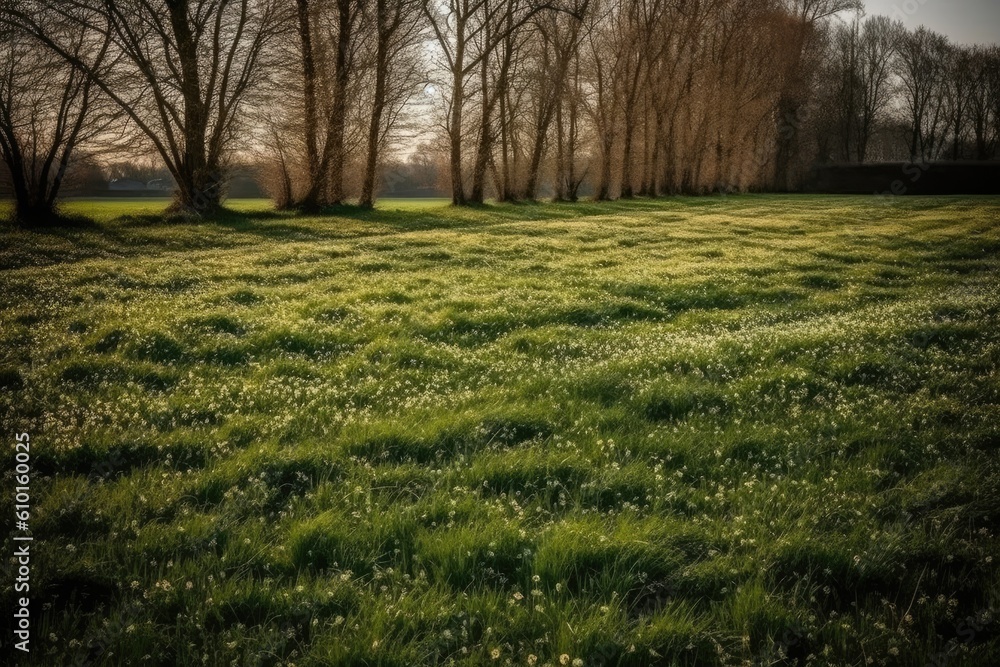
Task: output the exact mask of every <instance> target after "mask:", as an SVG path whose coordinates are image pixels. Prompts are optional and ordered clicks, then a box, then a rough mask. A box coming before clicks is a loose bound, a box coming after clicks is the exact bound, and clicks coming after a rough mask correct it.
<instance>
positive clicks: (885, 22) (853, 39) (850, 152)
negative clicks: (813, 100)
mask: <svg viewBox="0 0 1000 667" xmlns="http://www.w3.org/2000/svg"><path fill="white" fill-rule="evenodd" d="M828 53H829V58H828V60H827V62H826V64H825V66H824V69H823V75H824V79H825V85H824V86H823V87H821V89H820V91H819V95H818V101H819V102H820V106H821V108H823V109H825V110H827V113H826V115H825V116H824V117H823V118H822V119H821V123H820V126H821V130H822V131H821V135H820V136H821V138H822V144H821V153H822V154H825V155H829V156H831V157H833V158H834V159H836V160H838V161H848V162H866V161H869V160H872V159H874V160H892V159H900V158H902V159H909V160H913V161H924V162H926V161H932V160H941V159H951V160H960V159H972V160H989V159H995V158H996V156H997V149H998V141H1000V124H998V120H1000V49H998V48H997V47H996V46H992V47H980V46H975V47H963V46H956V45H954V44H951V43H949V42H948V40H947V39H946V38H944V37H943V36H941V35H937V34H935V33H933V32H931V31H929V30H927V29H925V28H918V29H917V30H915V31H912V32H907V31H906V30H905V29H904V28H903V26H902V25H901V24H900V23H894V22H892V21H890V20H889V19H887V18H885V17H881V16H876V17H872V18H868V19H866V20H862V19H860V18H858V19H855V20H853V21H850V22H847V23H843V24H841V25H839V26H838V27H837V28H836V29H835V30H834V31H833V32H832V34H831V39H830V47H829V51H828ZM880 136H881V137H883V138H884V140H883V141H881V142H878V141H876V140H877V139H879V137H880Z"/></svg>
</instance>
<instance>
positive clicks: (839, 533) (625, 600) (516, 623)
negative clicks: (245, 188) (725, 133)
mask: <svg viewBox="0 0 1000 667" xmlns="http://www.w3.org/2000/svg"><path fill="white" fill-rule="evenodd" d="M136 205H137V204H136V203H135V202H131V203H130V202H120V201H116V202H110V203H109V202H75V203H72V204H71V205H70V206H69V207H68V208H69V210H70V212H75V213H79V214H83V215H88V216H90V217H93V218H95V219H96V220H97V222H96V223H95V224H93V225H92V226H81V227H75V228H69V229H60V230H47V231H42V232H26V231H15V230H12V229H4V230H3V231H2V236H0V264H2V266H3V271H2V273H0V276H2V285H3V289H2V293H0V321H2V330H0V336H2V342H0V388H2V389H0V401H2V403H0V419H2V421H0V426H2V429H0V430H2V432H3V433H5V434H10V433H13V432H20V431H25V432H28V433H30V435H31V443H32V449H31V457H32V458H31V465H32V475H33V478H32V485H31V493H32V518H31V528H32V532H33V534H34V535H35V541H34V542H33V543H32V550H33V556H32V581H31V590H32V596H33V597H32V600H33V604H36V605H37V607H36V614H35V616H34V617H33V624H34V625H33V631H32V632H33V634H32V636H33V656H34V658H35V660H36V661H37V664H46V665H71V664H107V665H118V664H140V663H142V664H154V665H201V664H205V665H297V666H298V667H303V666H316V665H372V666H374V665H378V666H385V667H390V666H392V667H397V666H398V667H410V666H420V665H446V664H461V665H537V666H538V667H541V666H542V665H549V666H553V667H554V666H555V665H574V666H576V667H579V665H581V664H582V665H586V666H610V665H684V666H695V665H697V666H701V665H752V666H754V667H757V666H761V667H764V666H768V665H807V664H808V665H845V666H846V665H851V666H854V665H868V664H872V665H917V666H920V667H923V666H924V665H934V667H943V665H948V666H949V667H957V666H959V665H966V666H979V665H993V664H1000V632H998V629H1000V622H998V620H997V617H996V612H997V608H998V607H997V605H998V603H1000V577H998V572H1000V571H998V562H997V558H998V557H1000V550H998V545H1000V543H998V538H997V535H996V531H997V528H998V524H1000V451H998V448H1000V375H998V368H1000V225H998V222H1000V199H997V198H979V199H976V198H941V199H929V198H926V199H925V198H905V199H898V200H895V201H894V202H893V203H892V204H891V205H886V204H885V203H882V202H878V201H875V200H874V199H873V198H864V197H858V198H837V197H776V196H742V197H728V198H692V199H687V198H681V199H670V200H664V201H660V202H653V201H644V200H636V201H632V202H619V203H611V204H593V203H580V204H574V205H555V204H546V205H522V206H516V205H510V206H508V205H504V206H492V207H487V208H485V209H476V210H455V209H451V208H448V207H446V206H444V205H443V204H442V203H441V202H433V201H432V202H418V203H406V202H386V203H385V204H384V205H383V208H382V209H381V210H378V211H375V212H371V213H356V212H351V211H345V212H344V214H343V215H340V216H329V217H324V218H312V219H310V218H301V217H290V216H285V215H280V214H276V213H273V212H271V211H269V210H267V208H266V206H264V205H263V204H261V203H259V202H236V203H234V204H233V208H234V209H235V212H233V213H232V214H230V215H228V216H225V217H223V218H221V219H220V220H219V221H217V222H213V223H210V224H203V225H191V224H184V223H180V222H172V223H164V222H162V221H160V220H159V218H158V217H157V214H158V210H159V209H157V208H156V207H157V206H159V204H156V203H150V202H141V203H140V204H138V205H139V206H140V208H135V206H136ZM143 206H144V207H146V208H145V209H143V208H141V207H143ZM121 216H124V217H121ZM4 437H5V438H7V439H8V441H9V436H6V435H5V436H4ZM4 446H5V451H8V452H10V451H12V450H11V449H6V448H7V447H8V445H6V444H5V445H4ZM12 456H13V455H12V454H9V455H8V456H7V460H5V461H4V462H3V464H2V469H3V470H4V471H5V477H4V486H3V488H4V491H3V492H2V497H0V511H2V512H3V513H4V516H10V515H11V514H12V513H13V507H12V506H13V493H12V492H11V490H12V489H13V487H14V483H13V481H12V473H11V472H10V471H11V469H12V467H13V458H12ZM13 546H14V543H13V542H12V541H11V540H10V539H9V538H8V539H6V540H5V543H4V559H5V561H4V562H5V563H6V562H7V558H8V556H9V554H10V553H11V552H12V550H13ZM8 569H10V568H9V566H8ZM11 571H12V570H11ZM10 582H11V578H9V577H5V578H4V581H3V584H2V586H3V588H2V597H0V604H2V605H3V608H4V609H11V608H13V606H14V602H13V600H14V598H15V597H16V596H15V593H14V592H13V589H12V586H11V583H10ZM7 636H9V635H5V637H4V641H5V642H6V641H7ZM7 655H8V656H10V655H12V652H7Z"/></svg>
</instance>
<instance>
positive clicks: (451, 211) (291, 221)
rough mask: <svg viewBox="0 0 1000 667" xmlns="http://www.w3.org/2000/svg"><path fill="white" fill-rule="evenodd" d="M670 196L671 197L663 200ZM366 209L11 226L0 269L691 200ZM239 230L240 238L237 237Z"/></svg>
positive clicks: (637, 209)
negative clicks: (26, 243)
mask: <svg viewBox="0 0 1000 667" xmlns="http://www.w3.org/2000/svg"><path fill="white" fill-rule="evenodd" d="M668 202H669V203H668ZM384 206H385V207H384V208H379V207H376V208H374V209H372V208H365V207H361V206H356V205H342V206H336V207H330V208H327V209H324V210H323V211H320V212H318V213H303V212H299V211H279V210H274V209H268V210H252V211H240V210H235V209H229V208H226V209H223V210H222V211H220V212H219V213H217V214H215V215H213V216H211V217H207V218H204V219H200V220H197V219H192V218H190V217H187V216H184V215H172V214H169V213H144V214H132V215H123V216H119V217H116V218H113V219H111V220H109V221H107V222H99V221H95V220H92V219H90V218H87V217H85V216H80V215H77V216H73V217H67V218H63V219H62V220H61V221H60V222H58V223H56V224H50V225H45V226H39V227H32V228H22V227H16V226H14V227H11V231H12V232H13V233H12V234H10V235H7V238H6V239H4V240H5V241H6V243H0V268H16V267H20V266H26V265H39V264H59V263H65V262H74V261H80V260H83V259H89V258H94V257H128V256H136V255H150V254H156V253H158V252H176V251H183V250H206V249H213V248H220V249H225V248H234V247H238V246H241V245H246V244H248V243H253V242H254V241H252V240H248V239H247V238H246V236H250V237H256V238H257V239H264V240H268V241H271V242H277V243H300V242H303V241H320V240H326V241H333V240H349V239H356V238H362V237H377V236H386V235H391V234H398V233H406V232H424V231H435V230H440V231H449V230H470V229H475V230H488V229H490V228H500V227H503V226H505V225H509V224H516V223H520V222H539V221H545V220H566V219H578V218H584V217H594V216H607V215H616V214H622V213H645V212H652V211H662V210H664V209H666V208H668V207H670V206H676V207H678V208H688V207H689V206H690V204H689V202H686V201H683V200H670V199H633V200H629V201H617V202H594V201H579V202H572V203H570V202H542V201H535V202H517V203H493V202H490V203H485V204H481V205H476V206H463V207H455V206H451V205H446V204H442V205H441V206H428V207H426V208H425V207H414V208H406V207H400V208H394V207H392V204H391V203H389V204H384ZM22 234H29V235H44V236H47V237H49V238H50V239H52V240H53V241H55V243H53V244H49V245H50V246H51V247H48V248H46V249H39V250H37V251H36V252H34V253H23V252H20V251H18V246H20V245H22V244H20V243H18V240H17V237H18V236H20V235H22ZM240 237H242V238H240Z"/></svg>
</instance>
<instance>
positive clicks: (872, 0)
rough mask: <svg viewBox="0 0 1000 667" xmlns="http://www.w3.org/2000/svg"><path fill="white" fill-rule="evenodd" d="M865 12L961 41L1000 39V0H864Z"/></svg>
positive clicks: (977, 42) (965, 42) (968, 42)
mask: <svg viewBox="0 0 1000 667" xmlns="http://www.w3.org/2000/svg"><path fill="white" fill-rule="evenodd" d="M865 6H866V7H867V10H866V11H867V13H868V14H885V15H887V16H891V17H892V18H896V19H900V20H901V21H903V23H905V24H906V26H907V27H910V28H916V27H917V26H919V25H925V26H927V27H928V28H930V29H931V30H935V31H937V32H940V33H943V34H945V35H947V36H948V37H950V38H951V39H952V41H954V42H958V43H960V44H993V43H996V42H1000V0H865Z"/></svg>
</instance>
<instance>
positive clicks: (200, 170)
mask: <svg viewBox="0 0 1000 667" xmlns="http://www.w3.org/2000/svg"><path fill="white" fill-rule="evenodd" d="M0 7H2V9H0V154H2V157H3V162H4V164H5V165H6V172H7V173H6V174H5V177H4V178H5V180H6V181H7V188H8V189H9V190H10V194H11V195H12V197H13V198H14V200H15V203H16V206H15V215H16V217H17V218H18V219H19V220H20V221H21V222H22V223H26V224H38V223H42V222H46V221H49V220H52V219H54V217H55V211H56V206H57V202H58V197H59V194H60V191H61V189H63V190H65V186H66V185H67V183H69V182H71V181H72V179H73V178H74V174H79V173H83V172H86V171H87V169H88V168H89V169H90V170H91V171H92V170H93V169H94V168H95V165H96V168H100V169H108V168H109V167H108V165H114V164H120V163H121V162H122V161H134V162H143V161H146V162H148V161H150V160H152V161H153V162H155V163H157V164H158V165H159V164H162V166H163V167H165V169H166V170H167V171H168V172H169V176H170V178H171V179H172V180H173V182H174V183H175V185H176V193H175V204H174V207H175V208H176V209H177V210H178V211H179V212H183V213H185V214H189V215H196V216H201V215H208V214H211V213H212V212H213V211H214V210H216V209H218V208H219V207H220V206H221V202H222V201H223V199H224V197H225V194H226V184H227V175H228V174H229V173H231V171H232V169H233V168H234V167H235V166H237V165H239V166H242V167H244V168H245V167H246V166H247V165H251V166H253V168H255V169H256V170H257V171H258V173H259V176H260V178H261V180H262V182H264V183H265V184H266V187H267V189H268V191H269V193H270V194H271V196H272V197H273V198H274V200H275V202H276V204H277V205H278V207H280V208H288V209H301V210H307V211H315V210H321V209H324V208H326V207H330V206H335V205H340V204H344V203H348V202H350V203H357V204H359V205H360V206H363V207H370V206H372V205H373V204H374V201H375V198H376V196H377V193H378V192H379V189H380V181H381V178H382V175H383V173H384V167H385V165H386V164H388V163H391V162H397V163H398V162H400V161H403V162H409V163H410V166H411V168H418V167H421V166H422V168H423V169H424V171H425V172H426V171H428V170H431V171H434V172H436V173H438V174H439V175H440V177H441V179H442V180H443V182H444V184H445V185H446V186H447V188H449V189H450V191H451V193H452V199H453V201H454V203H455V204H460V205H461V204H478V203H481V202H483V201H484V199H485V198H487V197H495V198H497V199H501V200H511V201H513V200H532V199H536V198H540V197H553V198H556V199H561V200H573V199H576V198H577V197H579V196H581V195H583V194H584V193H586V194H588V195H592V196H593V197H595V198H597V199H612V198H618V197H623V198H627V197H632V196H660V195H668V194H676V193H707V192H714V191H726V192H729V191H745V190H750V189H756V190H776V191H784V190H791V189H794V188H796V187H797V184H798V182H799V180H800V179H801V178H802V176H803V174H804V173H805V172H806V171H807V170H808V168H809V167H810V165H813V164H815V163H816V162H829V161H837V162H870V161H888V160H913V161H931V160H942V159H951V160H954V159H974V160H991V159H996V157H997V151H998V142H1000V49H998V48H997V47H995V46H993V47H988V48H987V47H979V46H976V47H966V46H959V45H955V44H952V43H950V42H949V41H948V40H947V39H946V38H944V37H943V36H941V35H938V34H935V33H934V32H932V31H930V30H927V29H924V28H920V29H918V30H915V31H908V30H906V29H905V28H904V27H903V25H902V24H901V23H898V22H894V21H893V20H890V19H888V18H886V17H880V16H864V15H863V14H862V13H861V5H860V2H858V1H857V0H550V1H548V2H543V1H540V0H117V1H115V2H106V1H105V0H2V5H0Z"/></svg>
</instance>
